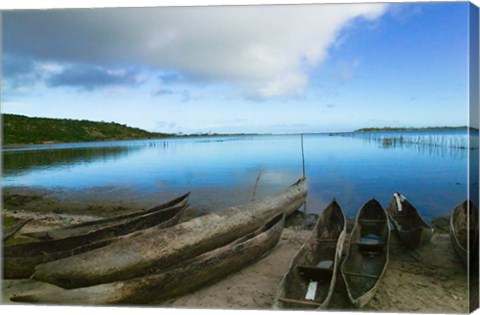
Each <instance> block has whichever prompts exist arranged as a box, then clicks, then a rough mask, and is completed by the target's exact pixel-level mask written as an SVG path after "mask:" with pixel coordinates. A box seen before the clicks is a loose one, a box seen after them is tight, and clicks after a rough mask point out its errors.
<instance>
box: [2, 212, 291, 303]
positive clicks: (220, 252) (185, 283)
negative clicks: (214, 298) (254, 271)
mask: <svg viewBox="0 0 480 315" xmlns="http://www.w3.org/2000/svg"><path fill="white" fill-rule="evenodd" d="M284 217H285V216H284V214H281V215H278V216H277V217H275V218H274V219H273V220H271V221H270V222H269V223H267V224H266V225H265V226H263V227H262V228H260V229H258V230H256V231H254V232H252V233H249V234H247V235H245V236H242V237H240V238H238V239H237V240H235V241H233V242H231V243H229V244H227V245H225V246H222V247H219V248H217V249H214V250H211V251H208V252H206V253H203V254H201V255H199V256H197V257H194V258H192V259H189V260H187V261H184V262H181V263H180V264H178V265H177V266H175V267H172V268H170V269H168V270H165V271H163V272H162V271H160V272H157V271H152V273H150V274H148V275H146V276H143V277H139V278H133V279H129V280H125V281H117V282H112V283H105V284H101V285H96V286H91V287H86V288H77V289H71V290H65V289H62V288H60V287H57V286H53V285H47V286H45V287H42V289H41V290H37V291H34V292H30V293H28V292H23V293H21V294H20V295H18V296H14V297H12V298H11V300H12V301H14V302H28V303H48V304H69V305H72V304H81V305H86V304H93V305H105V304H148V303H152V302H155V303H158V302H161V301H164V300H167V299H170V298H173V297H176V296H179V295H182V294H186V293H190V292H193V291H194V290H195V289H197V288H199V287H202V286H204V285H206V284H211V283H213V282H215V281H218V280H220V279H222V278H224V277H225V276H226V275H228V274H231V273H233V272H236V271H238V270H240V269H241V268H243V267H245V266H247V265H249V264H252V263H254V262H255V261H258V260H259V259H261V258H263V257H264V256H266V255H268V253H269V252H270V251H271V250H272V248H273V247H274V246H275V245H276V244H277V243H278V240H279V238H280V235H281V233H282V230H283V224H284Z"/></svg>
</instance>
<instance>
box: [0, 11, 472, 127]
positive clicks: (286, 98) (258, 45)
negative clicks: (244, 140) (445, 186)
mask: <svg viewBox="0 0 480 315" xmlns="http://www.w3.org/2000/svg"><path fill="white" fill-rule="evenodd" d="M468 10H469V4H468V3H399V4H388V5H386V4H347V5H338V4H337V5H297V6H250V7H225V6H224V7H208V8H207V7H189V8H165V7H164V8H154V9H153V8H144V9H93V10H47V11H38V10H31V11H17V12H14V11H4V12H3V13H2V20H3V28H2V30H3V33H2V36H3V48H2V49H3V51H2V52H3V57H2V58H3V60H2V62H3V73H2V112H4V113H15V114H22V115H27V116H38V117H54V118H74V119H90V120H97V121H101V120H103V121H116V122H120V123H123V124H128V125H130V126H135V127H140V128H143V129H146V130H150V131H159V132H175V133H178V132H183V133H194V132H227V133H231V132H261V133H263V132H267V133H270V132H272V133H292V132H326V131H346V130H353V129H357V128H362V127H383V126H415V127H421V126H443V125H450V126H458V125H466V124H467V123H468Z"/></svg>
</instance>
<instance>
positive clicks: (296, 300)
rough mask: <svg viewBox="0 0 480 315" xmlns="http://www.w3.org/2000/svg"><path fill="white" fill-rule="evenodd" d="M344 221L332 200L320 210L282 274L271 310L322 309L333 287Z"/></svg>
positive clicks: (345, 225)
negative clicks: (307, 237) (307, 234)
mask: <svg viewBox="0 0 480 315" xmlns="http://www.w3.org/2000/svg"><path fill="white" fill-rule="evenodd" d="M346 227H347V220H346V219H345V215H344V214H343V211H342V209H341V208H340V205H339V204H338V203H337V202H336V201H335V200H334V201H332V202H331V203H330V204H329V205H328V206H327V207H326V208H325V209H324V210H323V212H322V214H321V215H320V217H319V218H318V221H317V223H316V225H315V228H314V229H313V232H312V235H311V236H310V238H309V239H308V240H307V241H306V242H305V243H304V244H303V246H302V247H301V248H300V250H299V252H298V253H297V254H296V256H295V258H294V259H293V260H292V262H291V264H290V268H289V271H288V272H287V274H286V275H285V276H284V278H283V280H282V282H281V284H280V289H279V290H278V293H277V298H276V300H275V302H274V308H275V309H285V308H292V309H312V308H313V309H325V308H327V306H328V303H329V302H330V299H331V298H332V295H333V290H334V288H335V282H336V278H337V270H338V267H339V264H340V259H341V257H342V250H343V243H344V241H345V235H346Z"/></svg>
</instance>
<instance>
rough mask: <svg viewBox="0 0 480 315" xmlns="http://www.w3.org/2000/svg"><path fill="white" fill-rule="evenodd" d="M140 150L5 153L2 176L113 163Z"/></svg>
mask: <svg viewBox="0 0 480 315" xmlns="http://www.w3.org/2000/svg"><path fill="white" fill-rule="evenodd" d="M140 149H141V147H135V146H123V147H122V146H116V147H93V148H92V147H87V148H70V149H44V150H15V151H7V152H4V153H3V174H4V176H7V177H8V176H19V175H21V174H24V173H27V172H30V171H34V170H36V169H49V168H51V169H55V168H60V167H65V166H74V165H80V164H86V163H91V162H94V161H102V162H107V161H113V160H116V159H120V158H122V157H125V156H127V155H128V154H131V153H133V152H135V151H138V150H140Z"/></svg>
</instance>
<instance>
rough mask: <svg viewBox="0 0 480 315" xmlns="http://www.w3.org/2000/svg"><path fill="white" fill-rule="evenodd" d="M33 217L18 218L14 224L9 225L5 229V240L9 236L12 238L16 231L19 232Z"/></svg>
mask: <svg viewBox="0 0 480 315" xmlns="http://www.w3.org/2000/svg"><path fill="white" fill-rule="evenodd" d="M31 220H32V219H22V220H18V221H16V222H14V223H12V224H9V225H7V226H6V227H5V228H4V229H3V236H2V237H3V241H4V242H5V241H6V240H8V239H9V238H11V237H12V236H13V235H15V233H17V232H18V231H19V230H20V229H21V228H22V227H24V226H25V224H27V223H28V222H30V221H31Z"/></svg>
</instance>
